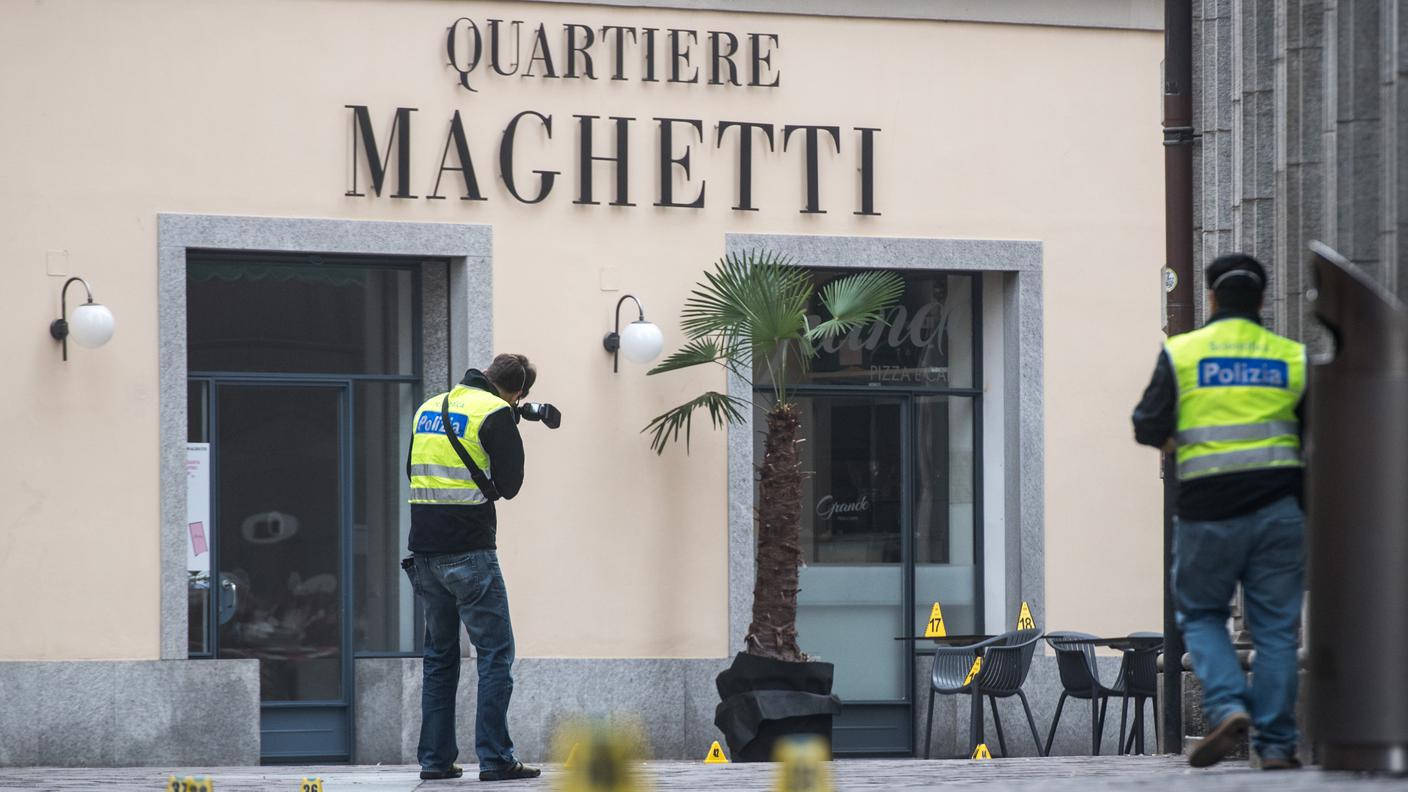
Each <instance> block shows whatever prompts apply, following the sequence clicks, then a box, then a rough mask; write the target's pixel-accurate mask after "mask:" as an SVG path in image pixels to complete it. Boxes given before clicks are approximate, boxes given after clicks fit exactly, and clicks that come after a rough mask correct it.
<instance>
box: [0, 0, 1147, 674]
mask: <svg viewBox="0 0 1408 792" xmlns="http://www.w3.org/2000/svg"><path fill="white" fill-rule="evenodd" d="M461 14H468V15H471V16H473V18H475V19H477V20H483V19H487V18H491V17H499V18H504V17H507V18H509V19H514V18H517V19H524V20H533V21H535V22H536V21H542V22H546V23H549V24H550V25H553V24H560V23H562V22H583V23H589V24H593V25H595V26H597V27H598V28H599V27H600V26H601V25H604V24H626V25H637V26H644V25H649V26H654V27H670V26H676V27H684V28H691V29H698V30H708V29H716V30H730V31H734V32H739V33H742V32H747V31H750V30H763V31H767V32H777V33H780V34H781V37H782V43H781V47H780V50H779V52H778V54H777V56H776V57H775V63H776V64H777V66H779V67H780V68H781V71H782V74H783V85H782V87H781V88H780V89H777V90H753V91H747V90H740V89H732V90H726V91H725V90H721V89H718V88H710V87H707V86H681V85H665V84H653V85H645V84H642V83H639V82H634V81H632V82H612V81H609V80H600V81H597V82H587V83H584V82H580V81H566V80H563V81H540V80H522V79H508V78H493V79H491V78H487V77H485V76H483V75H482V74H480V75H479V78H478V81H477V85H476V87H477V88H479V89H480V92H479V93H477V94H469V93H467V92H465V91H464V90H463V89H461V88H459V87H458V86H457V84H456V83H455V81H454V80H453V79H452V77H453V73H452V72H451V71H450V70H448V69H447V68H446V66H445V65H444V62H443V55H442V52H443V31H444V29H445V28H446V27H447V26H448V25H449V24H450V23H451V22H452V21H453V20H454V18H455V17H457V16H460V15H461ZM1160 47H1161V39H1160V36H1159V35H1158V34H1156V33H1149V32H1131V31H1099V30H1083V29H1060V28H1040V27H1018V26H1001V25H981V24H969V23H938V22H900V21H879V20H846V19H836V18H826V19H816V18H805V17H797V16H778V17H769V16H759V15H740V16H730V15H727V14H720V13H691V12H685V11H651V10H645V9H630V8H593V7H571V6H557V5H547V4H514V3H487V2H486V3H458V4H456V3H441V2H359V3H350V2H314V1H313V0H308V1H306V2H261V3H213V2H212V3H206V2H200V3H194V2H155V1H153V2H135V1H134V2H122V3H111V2H98V1H97V0H92V1H91V2H77V1H74V2H50V3H43V4H39V3H23V4H21V3H7V4H5V5H3V6H0V107H3V108H5V116H6V118H7V122H6V124H5V125H4V132H3V133H0V140H2V141H3V146H0V174H3V176H0V262H3V267H4V270H3V272H4V282H3V284H0V286H3V288H0V292H2V293H3V295H4V297H3V305H4V310H3V311H0V339H3V340H0V349H3V359H4V362H5V367H6V369H7V376H6V380H7V385H6V387H5V388H3V389H0V415H3V416H4V435H3V436H4V437H5V448H6V450H5V452H4V453H3V455H0V636H3V637H0V658H149V657H155V656H157V645H158V631H159V624H158V590H157V582H158V570H157V559H158V547H157V537H158V530H159V528H158V478H157V453H158V448H157V425H158V404H157V392H156V388H157V302H156V293H157V283H156V215H157V213H158V212H187V213H217V214H248V215H267V216H289V217H336V218H364V219H380V220H415V221H440V222H468V223H487V224H492V225H493V228H494V231H493V233H494V275H493V276H494V289H495V294H494V331H495V338H496V342H497V345H498V346H499V347H500V348H501V349H509V350H517V351H522V352H524V353H526V354H528V355H529V356H531V357H532V358H534V359H535V360H536V361H537V362H538V364H539V366H540V370H541V372H542V375H541V379H540V385H539V387H538V388H537V389H536V390H535V395H540V396H542V397H544V398H548V399H552V400H554V401H557V402H558V403H559V404H560V405H561V406H562V407H563V409H564V410H565V412H566V416H567V417H566V421H565V423H564V427H563V429H562V430H561V431H559V432H557V433H554V434H551V435H549V434H547V433H546V432H539V431H529V432H527V433H526V438H527V443H528V446H529V448H528V453H529V459H530V466H529V483H528V486H527V488H526V489H525V491H524V494H523V497H522V498H521V499H519V500H515V501H513V502H512V503H509V504H506V505H505V506H504V507H503V510H502V517H501V523H502V528H501V531H500V544H501V555H502V556H503V559H504V565H505V568H506V575H507V577H508V580H509V586H510V589H511V591H512V597H513V604H514V618H515V623H516V626H517V630H518V634H519V652H520V654H521V655H524V656H535V655H537V656H623V657H630V656H670V657H677V656H718V655H723V654H724V653H726V651H727V638H728V636H727V635H726V631H727V627H726V619H727V607H726V592H727V565H726V558H725V552H726V550H725V534H726V514H725V481H724V476H725V463H724V442H723V440H724V438H723V435H722V434H721V433H711V432H708V431H701V432H699V433H697V434H696V437H695V443H694V448H693V453H692V454H691V455H689V456H686V455H685V454H684V451H683V449H682V448H680V449H672V450H670V451H669V452H667V454H666V455H665V457H664V459H656V458H655V457H654V455H653V454H652V453H651V452H650V450H649V448H648V446H647V442H646V439H645V438H644V437H643V436H641V435H639V434H638V431H639V429H640V428H641V427H642V426H643V425H644V424H645V423H646V422H647V420H648V419H649V418H650V417H651V416H653V415H654V414H656V413H658V412H660V411H661V410H663V409H664V408H666V407H668V406H670V405H672V404H674V403H676V402H678V401H680V400H682V399H683V398H685V397H687V396H689V395H692V394H693V393H695V392H696V391H698V390H700V389H701V388H702V387H705V386H715V387H721V386H722V378H721V376H719V375H717V374H715V373H712V372H700V373H698V374H693V375H686V374H676V375H671V376H667V377H661V378H649V379H647V378H645V377H644V376H643V372H642V370H641V369H639V368H636V367H632V366H629V365H625V364H623V366H624V367H623V371H622V373H621V374H619V375H613V374H612V373H611V369H610V365H609V363H608V360H607V358H606V356H605V355H604V353H603V352H602V351H601V348H600V338H601V335H602V333H603V332H604V331H605V330H606V329H607V327H608V324H609V321H610V310H611V307H612V306H613V305H614V303H615V300H616V298H617V297H618V296H619V294H618V293H615V292H604V291H602V290H601V278H602V269H603V268H605V267H611V268H615V270H616V273H615V277H616V278H617V279H618V280H619V282H620V284H621V286H622V287H623V288H624V289H626V290H629V291H631V292H633V293H635V294H637V295H639V296H640V297H641V299H642V300H643V301H644V302H645V305H646V308H647V310H648V311H649V315H650V316H651V318H653V319H655V320H656V321H658V322H660V323H661V324H662V326H663V327H664V329H665V331H666V334H667V344H673V343H674V342H678V340H679V338H680V336H679V333H678V328H677V325H676V321H675V317H676V316H677V314H678V309H679V307H680V305H681V303H682V302H683V300H684V298H685V296H686V295H687V293H688V290H689V287H690V285H691V284H692V283H693V281H694V280H695V278H696V277H697V275H698V274H699V273H700V271H701V270H702V269H704V268H705V267H706V266H707V265H709V263H710V262H711V261H712V260H713V259H714V258H716V257H717V256H718V255H719V254H720V253H721V251H722V248H723V238H724V234H725V233H726V232H729V231H740V232H748V231H753V232H776V233H814V234H861V235H898V236H925V237H982V238H1017V239H1035V240H1040V241H1042V242H1044V243H1045V295H1046V304H1045V322H1046V327H1045V331H1046V332H1045V345H1046V346H1045V349H1046V383H1047V392H1046V410H1047V435H1046V440H1047V443H1046V449H1047V454H1046V470H1047V480H1046V492H1047V511H1046V518H1047V523H1046V548H1047V552H1048V562H1047V613H1048V615H1049V619H1048V620H1049V622H1050V623H1049V625H1048V626H1049V627H1051V628H1058V627H1059V628H1079V629H1088V630H1092V631H1096V632H1108V631H1126V630H1131V629H1141V628H1146V629H1147V628H1154V627H1156V626H1157V625H1158V623H1159V614H1160V610H1159V607H1160V605H1159V603H1160V597H1159V590H1158V574H1159V568H1160V558H1161V556H1160V552H1161V551H1160V539H1159V537H1160V527H1159V526H1160V522H1159V519H1160V517H1159V515H1160V511H1159V481H1158V478H1157V467H1156V465H1157V462H1156V459H1155V457H1154V455H1153V454H1152V453H1149V452H1146V451H1143V450H1140V449H1137V448H1135V447H1134V446H1133V444H1132V442H1131V440H1130V431H1129V429H1128V423H1127V415H1128V412H1129V408H1130V407H1131V406H1132V404H1133V402H1134V400H1136V399H1137V397H1138V395H1139V391H1140V388H1141V387H1142V382H1143V380H1144V378H1145V377H1146V376H1147V373H1148V371H1149V368H1150V366H1151V365H1152V363H1153V361H1154V355H1155V352H1156V350H1157V344H1158V341H1159V331H1158V324H1157V318H1158V298H1157V293H1156V291H1155V289H1156V288H1157V285H1156V284H1157V276H1158V268H1159V264H1160V262H1161V234H1162V223H1161V218H1162V201H1161V184H1162V178H1161V148H1160V145H1159V135H1158V130H1157V125H1158V120H1159V108H1158V101H1159V93H1158V86H1159V81H1158V75H1159V58H1160ZM601 61H602V59H601V58H599V59H598V66H599V68H600V67H603V66H604V65H605V64H604V63H602V62H601ZM346 104H365V105H368V106H370V107H371V108H372V110H373V113H374V117H375V121H376V124H377V130H378V133H379V134H383V135H384V133H385V131H386V130H387V129H388V128H389V124H390V119H391V114H392V112H393V110H394V108H395V107H397V106H408V107H416V108H419V111H418V112H417V113H416V114H414V122H413V124H414V125H413V130H414V132H413V136H414V139H415V149H414V160H413V163H412V167H413V189H414V191H415V192H416V194H418V195H422V196H423V195H425V194H426V193H427V192H428V191H429V189H430V185H431V183H432V180H433V175H434V171H435V168H436V166H437V164H438V162H439V156H440V147H441V145H443V142H444V134H445V130H446V125H447V123H448V120H449V118H450V116H451V115H452V114H453V112H454V110H456V109H459V110H461V111H462V112H463V114H464V116H465V119H466V122H467V124H468V125H469V127H470V147H471V150H472V153H473V155H474V159H475V165H476V167H477V168H478V172H479V178H480V182H481V186H482V187H483V188H484V190H485V192H486V194H487V196H488V198H489V200H488V201H487V202H485V203H468V202H460V201H456V200H446V201H430V202H427V201H424V200H405V201H402V200H392V199H390V198H389V197H382V198H379V199H377V198H365V199H358V198H347V197H344V195H343V192H344V190H345V189H346V186H347V180H348V158H349V146H350V141H349V119H348V114H347V111H346V110H344V108H343V106H344V105H346ZM525 109H533V110H538V111H541V112H544V113H551V114H552V115H553V116H554V121H555V126H554V131H555V134H554V138H553V140H552V141H551V142H550V143H545V142H541V141H540V140H539V139H538V136H536V135H534V134H531V127H528V128H527V133H525V134H522V135H520V144H519V146H520V151H521V154H520V156H521V157H522V159H521V162H522V166H521V167H523V168H524V169H525V170H526V169H527V168H531V167H551V168H554V169H558V170H561V171H563V172H564V173H563V176H562V177H560V178H559V180H558V185H557V187H556V188H555V190H554V193H553V195H552V196H551V197H550V198H549V199H548V200H547V201H546V202H545V203H543V204H540V205H536V206H523V205H519V204H517V203H516V202H514V201H512V200H511V199H510V198H509V196H508V195H507V193H506V192H505V191H504V189H503V187H502V184H501V183H500V182H499V181H498V178H497V145H498V140H499V134H500V130H501V129H502V127H503V125H504V123H505V122H506V121H507V120H508V119H509V118H510V117H511V116H512V115H513V114H514V113H516V112H518V111H520V110H525ZM573 113H591V114H595V115H600V116H603V117H605V116H608V115H627V116H634V117H636V118H638V119H640V120H639V121H638V122H637V123H636V125H635V127H634V129H633V136H632V143H631V156H632V158H633V162H632V163H631V164H632V169H631V192H632V199H633V200H634V201H636V202H637V203H638V204H639V205H638V206H636V207H634V208H610V207H606V206H592V207H582V206H574V205H573V204H572V203H571V200H572V198H573V197H574V193H575V189H576V177H575V173H576V169H575V157H576V132H575V127H574V126H573V119H572V118H571V115H572V114H573ZM655 116H681V117H690V118H701V119H703V120H704V121H705V124H706V132H707V134H708V136H709V137H710V138H711V139H712V137H713V124H714V123H715V122H717V121H719V120H722V119H746V120H757V121H771V122H773V123H775V124H779V125H781V124H784V123H794V124H795V123H828V124H837V125H840V126H842V127H843V128H849V127H852V126H875V127H880V128H882V129H883V132H881V133H880V135H879V136H878V138H877V152H876V154H877V162H876V168H877V172H878V182H877V202H878V208H879V210H880V211H882V212H883V216H881V217H856V216H854V215H852V214H851V212H852V211H853V210H854V208H855V207H854V205H853V195H854V192H855V187H854V184H855V174H854V168H855V167H856V160H855V159H854V155H855V151H854V149H855V137H854V134H853V133H850V134H846V135H845V136H843V138H842V143H843V154H842V155H841V156H840V157H839V158H838V157H836V156H834V155H831V156H826V157H824V158H823V163H822V171H823V176H824V184H823V201H824V203H825V206H826V208H828V209H829V210H830V213H828V214H826V215H820V216H804V215H801V214H799V213H798V209H799V208H800V203H801V172H802V165H801V161H802V160H801V156H800V154H799V153H798V152H797V151H795V150H794V151H792V152H789V153H787V154H785V155H784V154H781V153H779V154H775V155H766V154H764V155H760V156H759V158H758V160H757V164H756V166H755V186H754V191H755V196H756V202H757V205H758V206H760V207H761V209H762V210H761V211H759V212H754V213H745V212H733V211H730V210H729V208H728V207H729V204H730V202H731V199H732V195H733V190H734V177H733V174H734V168H735V167H736V166H735V154H734V152H735V148H734V144H733V142H732V141H733V135H734V134H736V133H730V138H729V142H728V143H726V145H725V147H724V148H723V149H721V150H715V149H713V148H712V147H710V146H703V147H700V146H697V145H696V146H695V153H694V168H695V176H696V179H698V178H702V179H705V180H707V182H708V188H707V189H708V204H709V205H708V208H706V209H704V210H702V211H692V210H680V209H676V210H664V209H656V208H654V207H651V206H650V205H649V204H650V202H651V201H652V200H653V199H654V194H655V184H656V179H657V176H656V166H655V164H654V153H653V152H654V144H655V133H654V130H653V128H652V126H650V125H649V119H650V118H652V117H655ZM598 136H599V137H598V146H599V148H600V149H602V150H604V149H605V148H606V145H607V141H608V140H610V136H609V135H607V134H606V130H605V129H604V128H603V129H599V131H598ZM364 178H365V177H364ZM610 183H611V182H610V174H609V173H608V170H607V168H606V167H604V166H603V167H601V168H599V169H598V171H597V189H598V191H600V192H602V193H604V192H606V190H608V189H609V188H610ZM388 192H389V190H388ZM49 250H67V251H68V260H69V269H70V270H71V272H72V273H73V274H81V275H83V276H85V277H87V278H88V279H89V280H90V282H91V283H92V284H93V286H94V288H95V290H96V291H97V295H98V298H99V299H100V300H101V301H103V302H106V303H108V304H109V305H110V306H111V308H112V310H113V312H114V314H115V315H116V317H117V325H118V330H117V335H116V336H115V338H114V339H113V341H112V342H111V343H110V344H109V345H108V346H107V347H106V348H103V349H101V350H98V351H91V350H85V349H76V350H74V351H73V352H72V354H71V356H70V357H71V359H70V361H69V363H68V364H63V363H61V362H60V360H59V354H58V350H57V348H56V345H55V344H54V343H53V342H52V341H51V340H50V339H49V337H48V335H47V332H46V328H47V326H48V323H49V321H50V320H51V319H52V318H54V316H55V314H56V310H57V299H58V290H59V287H60V286H61V284H62V281H61V280H60V279H59V278H56V277H51V276H50V275H48V274H46V269H45V260H46V257H45V252H46V251H49Z"/></svg>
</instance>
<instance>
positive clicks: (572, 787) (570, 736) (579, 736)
mask: <svg viewBox="0 0 1408 792" xmlns="http://www.w3.org/2000/svg"><path fill="white" fill-rule="evenodd" d="M556 743H557V745H558V753H557V755H558V756H561V755H562V754H563V753H564V751H563V750H562V749H564V748H567V749H568V750H567V751H566V753H568V761H566V762H563V764H562V766H563V771H564V772H563V773H562V775H561V776H559V777H558V780H557V783H555V784H553V789H554V790H556V792H644V791H645V790H648V789H649V787H648V786H647V785H646V784H645V782H644V781H643V780H642V779H641V778H640V775H639V773H638V771H637V769H636V768H637V766H638V765H639V763H640V757H641V756H642V755H644V753H645V751H644V750H643V749H644V741H643V738H642V737H641V735H640V733H639V731H638V730H636V729H634V728H631V727H623V726H620V725H607V724H604V723H586V724H577V725H574V726H571V727H568V728H567V729H564V730H563V731H561V732H559V733H558V737H557V740H556ZM569 746H570V748H568V747H569Z"/></svg>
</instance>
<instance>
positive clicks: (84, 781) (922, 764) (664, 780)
mask: <svg viewBox="0 0 1408 792" xmlns="http://www.w3.org/2000/svg"><path fill="white" fill-rule="evenodd" d="M832 768H833V776H834V779H835V786H836V790H837V792H848V791H849V790H860V791H862V792H865V791H866V790H877V791H878V790H921V789H932V790H942V789H949V788H954V787H957V788H960V789H982V790H991V792H1087V791H1089V790H1093V791H1095V792H1104V791H1105V790H1139V792H1243V791H1244V790H1247V791H1251V790H1274V791H1275V792H1298V790H1311V789H1313V790H1342V789H1343V790H1351V792H1360V791H1361V790H1362V791H1363V792H1379V790H1401V791H1402V792H1408V778H1393V777H1388V776H1367V775H1358V774H1352V773H1326V772H1322V771H1320V770H1316V769H1314V768H1308V769H1305V770H1301V771H1297V772H1281V773H1264V772H1261V771H1259V770H1254V769H1252V768H1250V767H1249V766H1248V765H1247V763H1246V762H1224V763H1222V764H1221V765H1218V766H1217V767H1214V768H1210V769H1206V770H1193V769H1191V768H1189V767H1188V765H1187V763H1186V761H1185V760H1184V759H1183V758H1182V757H1166V756H1160V757H1148V756H1145V757H1113V756H1102V757H1078V756H1076V757H1051V758H1046V759H1039V758H1030V759H997V760H993V761H987V762H971V761H965V760H936V761H918V760H913V759H885V760H879V759H877V760H844V761H838V762H836V763H834V764H833V765H832ZM776 770H777V768H776V766H775V765H769V764H730V765H705V764H702V763H699V762H647V763H645V764H644V765H643V767H642V771H643V776H644V777H645V778H646V779H647V780H648V782H649V783H650V785H651V787H652V788H653V789H654V790H656V792H666V791H667V790H681V791H682V792H691V791H692V790H700V792H706V791H711V790H718V791H719V792H724V790H727V791H728V792H770V791H771V790H772V785H773V783H774V775H775V773H776ZM562 773H563V770H562V768H561V767H560V766H558V765H547V766H545V772H544V774H543V777H542V778H541V779H537V780H535V781H513V782H505V783H501V784H493V785H490V784H482V783H480V782H479V781H478V780H477V779H476V778H475V774H474V773H472V772H467V773H466V776H465V777H464V778H463V779H460V780H457V781H421V780H420V778H419V777H418V770H417V768H415V767H407V766H381V765H378V766H375V767H365V766H360V767H359V766H346V765H341V766H330V767H307V768H282V767H227V768H216V769H213V770H206V769H202V768H172V767H121V768H0V790H7V791H8V790H34V792H59V791H62V792H70V791H71V790H103V791H104V792H159V791H160V790H164V789H165V788H166V779H167V778H168V776H170V775H173V774H174V775H177V776H178V777H184V776H186V775H194V776H203V775H207V774H208V775H210V777H211V778H212V779H213V780H214V782H215V789H216V790H217V792H280V790H282V791H283V792H296V790H297V789H298V782H299V780H300V779H301V778H304V777H306V776H317V777H320V778H322V779H323V787H324V789H325V790H326V792H342V790H350V791H351V792H411V790H418V792H435V791H436V790H445V791H446V792H452V791H453V790H458V789H482V790H502V792H546V791H547V790H552V789H555V788H556V787H557V784H555V783H554V781H555V780H557V779H560V778H561V775H562Z"/></svg>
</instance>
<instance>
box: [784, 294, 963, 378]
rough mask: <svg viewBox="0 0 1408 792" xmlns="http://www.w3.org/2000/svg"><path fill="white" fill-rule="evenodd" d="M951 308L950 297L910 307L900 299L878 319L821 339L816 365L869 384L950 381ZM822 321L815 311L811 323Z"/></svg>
mask: <svg viewBox="0 0 1408 792" xmlns="http://www.w3.org/2000/svg"><path fill="white" fill-rule="evenodd" d="M952 314H953V301H952V300H930V301H929V302H927V303H924V304H923V305H921V306H919V307H918V308H917V309H914V310H913V312H912V313H911V310H910V308H907V307H906V306H904V305H898V306H896V307H894V308H893V309H891V310H890V312H889V313H888V314H887V315H886V316H885V317H884V318H883V319H881V320H880V321H877V322H873V323H871V324H869V325H867V326H865V327H858V328H856V329H854V330H852V331H851V332H850V333H848V334H846V335H844V336H837V337H835V338H831V339H827V340H825V341H822V342H821V343H820V344H819V347H820V351H821V354H822V358H821V360H820V361H819V362H818V364H817V365H816V367H815V368H816V371H817V373H819V374H822V375H824V376H825V375H833V374H834V375H842V374H849V375H853V378H855V379H863V380H865V381H866V382H868V383H871V384H888V383H896V384H922V385H946V384H948V383H949V379H950V377H949V346H950V344H949V324H950V319H951V317H952ZM819 321H820V317H816V316H813V317H812V322H813V324H815V323H817V322H819Z"/></svg>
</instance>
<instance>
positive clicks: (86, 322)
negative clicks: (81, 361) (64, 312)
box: [68, 303, 115, 349]
mask: <svg viewBox="0 0 1408 792" xmlns="http://www.w3.org/2000/svg"><path fill="white" fill-rule="evenodd" d="M114 329H115V327H114V324H113V319H112V311H109V310H108V307H107V306H106V305H103V304H102V303H84V304H83V305H80V306H78V307H77V308H75V309H73V313H72V314H71V315H70V316H69V318H68V331H69V334H70V335H71V336H73V340H74V341H75V342H76V343H78V344H79V345H80V346H85V347H89V348H90V349H91V348H93V347H100V346H102V345H103V344H106V343H107V342H108V339H110V338H112V332H113V330H114Z"/></svg>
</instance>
